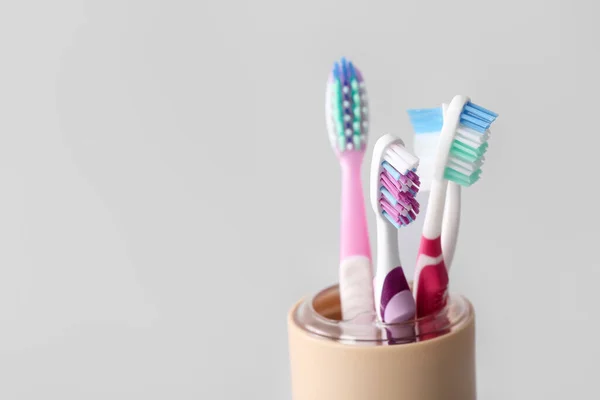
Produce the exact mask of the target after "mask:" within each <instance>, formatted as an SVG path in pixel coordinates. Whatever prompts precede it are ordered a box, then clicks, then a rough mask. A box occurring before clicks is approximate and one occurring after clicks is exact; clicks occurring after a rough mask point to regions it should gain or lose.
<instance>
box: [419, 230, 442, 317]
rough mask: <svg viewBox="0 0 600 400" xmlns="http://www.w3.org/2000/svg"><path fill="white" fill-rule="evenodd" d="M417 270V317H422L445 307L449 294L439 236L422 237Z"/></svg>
mask: <svg viewBox="0 0 600 400" xmlns="http://www.w3.org/2000/svg"><path fill="white" fill-rule="evenodd" d="M416 271H417V274H418V275H417V276H415V282H416V284H417V287H416V288H415V291H416V307H417V317H419V318H421V317H426V316H428V315H432V314H435V313H437V312H439V311H440V310H441V309H442V308H444V306H445V305H446V300H447V296H448V271H447V269H446V265H445V264H444V257H443V256H442V245H441V240H440V237H439V236H438V237H436V238H435V239H428V238H427V237H425V236H423V237H421V245H420V247H419V255H418V257H417V268H416Z"/></svg>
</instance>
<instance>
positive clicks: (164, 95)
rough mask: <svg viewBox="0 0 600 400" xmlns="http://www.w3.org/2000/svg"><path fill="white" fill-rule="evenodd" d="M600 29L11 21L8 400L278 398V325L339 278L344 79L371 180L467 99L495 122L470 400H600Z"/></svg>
mask: <svg viewBox="0 0 600 400" xmlns="http://www.w3.org/2000/svg"><path fill="white" fill-rule="evenodd" d="M597 15H598V7H597V2H593V1H591V0H590V1H584V0H570V1H566V0H543V1H542V0H527V1H523V0H519V1H517V0H504V1H500V2H491V1H487V2H484V1H479V0H457V1H438V0H436V1H387V2H384V1H370V2H365V1H337V0H311V1H297V2H293V3H290V2H284V1H275V0H271V1H269V0H254V1H252V2H242V1H234V2H225V1H222V2H217V1H202V2H196V1H188V2H183V1H158V0H150V1H102V2H101V1H91V0H88V1H74V0H73V1H53V2H45V1H30V2H16V1H14V2H2V5H0V49H1V53H0V61H1V62H0V110H1V111H0V132H1V136H0V137H1V139H0V185H1V187H2V194H1V196H0V248H1V250H0V265H1V266H2V267H1V268H0V376H2V379H1V384H0V397H1V398H3V399H27V400H29V399H61V400H69V399H82V398H85V399H108V398H110V399H114V400H117V399H144V400H151V399H167V398H177V399H179V400H185V399H199V398H202V399H239V398H242V394H243V393H246V394H248V395H249V396H250V397H251V398H254V399H265V400H266V399H273V400H281V399H289V398H290V397H289V379H288V372H289V371H288V367H287V352H286V327H285V315H286V311H287V309H288V308H289V307H290V306H291V305H292V303H294V302H295V301H296V300H297V299H299V298H300V297H301V296H303V295H304V294H306V293H309V292H313V291H315V290H317V289H319V288H321V287H323V286H325V285H328V284H330V283H332V282H334V281H335V280H336V278H337V273H336V263H337V256H338V239H337V237H338V236H337V235H338V223H339V191H340V185H339V168H338V165H337V161H336V159H335V157H334V156H333V153H332V151H331V150H330V148H329V145H328V140H327V136H326V132H325V122H324V111H323V97H324V82H325V79H326V77H327V73H328V72H329V69H330V66H331V64H332V62H333V61H334V60H336V59H338V58H339V57H341V56H343V55H345V56H348V57H350V58H351V59H352V60H353V61H354V62H355V63H356V64H357V65H358V66H359V67H360V68H361V70H362V71H363V73H364V75H365V78H366V81H367V87H368V90H369V94H370V99H371V107H372V111H371V116H372V125H371V127H372V131H371V132H372V137H371V139H370V147H369V150H368V154H367V155H368V156H370V152H371V149H372V146H373V144H374V142H375V140H376V138H377V137H379V136H380V135H382V134H384V133H387V132H389V133H394V134H398V135H401V136H402V137H404V138H405V140H406V141H407V143H409V144H410V143H412V137H411V135H410V133H409V132H410V128H409V124H408V118H407V116H406V114H405V111H404V110H405V109H406V108H409V107H428V106H435V105H438V104H439V103H441V102H442V101H446V100H450V99H451V98H452V96H453V95H455V94H459V93H461V94H467V95H470V96H471V97H472V98H473V100H474V101H476V102H478V103H480V104H482V105H484V106H486V107H488V108H490V109H492V110H495V111H497V112H499V113H500V114H501V115H500V118H499V119H498V122H496V123H495V125H494V133H493V137H492V140H491V147H490V150H489V152H488V156H487V159H488V161H487V164H486V165H485V169H484V176H483V178H482V181H481V182H480V183H478V184H477V185H475V186H474V187H472V188H470V189H468V190H467V191H465V193H464V214H463V225H462V228H461V229H462V230H461V236H460V242H459V248H458V250H457V254H456V258H455V263H454V267H453V270H452V271H451V281H452V290H453V291H456V292H460V293H463V294H465V295H467V296H468V297H469V298H470V299H471V300H472V301H473V303H474V304H475V307H476V312H477V318H478V319H477V324H478V325H477V340H478V343H477V344H478V349H477V350H478V367H479V370H478V383H479V393H480V397H481V398H482V399H486V400H505V399H528V398H544V399H548V400H549V399H564V398H566V397H568V396H575V397H581V398H588V399H591V398H598V397H599V395H600V389H599V388H598V385H597V384H596V373H595V372H594V371H593V368H594V367H595V365H596V360H597V358H598V356H599V355H600V354H599V353H600V344H598V342H597V337H598V334H599V333H600V324H599V320H598V317H597V314H598V306H599V305H600V300H599V298H598V295H597V292H598V290H597V288H598V278H600V272H599V269H598V261H597V256H595V254H596V251H595V249H594V246H595V245H596V241H597V224H598V222H599V217H600V211H599V209H598V207H597V201H596V198H597V195H596V194H595V193H596V191H595V186H596V185H595V182H596V181H597V176H596V171H597V166H598V145H600V142H599V141H598V137H599V136H598V132H597V124H596V115H597V112H598V109H599V107H600V103H599V101H598V96H597V93H598V90H599V89H600V87H599V84H600V78H599V75H598V70H599V69H600V61H599V59H598V56H597V51H596V50H595V49H597V47H598V44H597V38H598V37H599V30H600V28H599V27H598V26H599V25H598V24H597V23H596V16H597ZM364 181H365V184H366V182H367V169H366V168H365V170H364ZM369 218H370V221H369V223H370V224H371V228H374V225H373V222H374V221H373V215H372V213H369ZM417 228H418V227H413V229H412V231H410V230H409V231H406V232H403V235H402V251H403V260H404V261H405V263H406V265H407V266H410V265H412V262H413V261H412V260H413V259H414V253H415V243H416V240H415V239H416V236H415V235H417V234H418V229H417ZM411 235H412V236H411ZM409 269H410V268H409Z"/></svg>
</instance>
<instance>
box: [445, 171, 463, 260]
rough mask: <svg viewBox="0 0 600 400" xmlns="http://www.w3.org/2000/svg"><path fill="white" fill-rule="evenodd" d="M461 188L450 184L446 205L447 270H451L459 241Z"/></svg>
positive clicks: (455, 184)
mask: <svg viewBox="0 0 600 400" xmlns="http://www.w3.org/2000/svg"><path fill="white" fill-rule="evenodd" d="M461 190H462V189H461V187H460V185H459V184H457V183H455V182H450V181H449V182H448V192H447V193H446V202H445V204H444V218H443V220H442V254H443V255H444V262H445V263H446V269H448V270H450V266H451V265H452V260H453V258H454V252H455V250H456V241H457V240H458V229H459V227H460V201H461Z"/></svg>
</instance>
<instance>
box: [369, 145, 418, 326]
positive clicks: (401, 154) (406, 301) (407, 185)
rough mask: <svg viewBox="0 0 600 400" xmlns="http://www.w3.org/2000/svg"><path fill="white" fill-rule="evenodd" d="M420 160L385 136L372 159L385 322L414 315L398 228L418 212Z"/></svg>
mask: <svg viewBox="0 0 600 400" xmlns="http://www.w3.org/2000/svg"><path fill="white" fill-rule="evenodd" d="M418 165H419V159H418V158H417V157H416V156H414V155H413V154H411V153H410V152H409V151H408V150H406V149H405V148H404V142H402V140H401V139H400V138H397V137H394V136H392V135H389V134H387V135H384V136H382V137H381V138H379V140H378V141H377V143H376V144H375V148H374V150H373V159H372V161H371V177H370V178H371V187H370V197H371V206H372V207H373V211H374V212H375V215H376V220H377V260H376V261H377V271H376V273H375V280H374V291H375V308H376V310H377V315H378V317H379V319H380V320H381V321H382V322H384V323H399V322H404V321H407V320H410V319H412V318H413V317H414V315H415V301H414V297H413V295H412V293H411V291H410V287H409V286H408V282H407V280H406V276H405V275H404V271H403V269H402V265H401V264H400V255H399V251H398V229H400V227H402V226H405V225H408V224H410V223H411V222H413V221H414V220H415V218H416V215H417V214H418V213H419V203H418V202H417V200H416V199H415V195H416V194H417V192H418V190H419V183H420V182H419V178H418V176H417V175H416V173H415V171H416V168H417V166H418Z"/></svg>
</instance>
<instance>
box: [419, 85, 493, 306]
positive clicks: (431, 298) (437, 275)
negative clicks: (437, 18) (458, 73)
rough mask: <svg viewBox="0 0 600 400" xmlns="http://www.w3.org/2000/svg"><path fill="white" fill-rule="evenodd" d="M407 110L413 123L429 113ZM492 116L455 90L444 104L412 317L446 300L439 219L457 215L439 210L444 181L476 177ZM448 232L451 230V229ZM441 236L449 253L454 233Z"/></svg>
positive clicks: (466, 182) (445, 187) (467, 180)
mask: <svg viewBox="0 0 600 400" xmlns="http://www.w3.org/2000/svg"><path fill="white" fill-rule="evenodd" d="M428 111H429V112H428ZM409 114H411V122H413V126H415V121H418V116H422V118H429V116H434V115H435V113H432V112H431V110H413V111H409ZM415 116H416V117H415ZM497 116H498V115H497V114H496V113H494V112H492V111H489V110H486V109H485V108H483V107H480V106H478V105H475V104H473V103H471V100H470V99H469V98H468V97H466V96H455V97H454V98H453V99H452V101H451V102H450V104H449V105H448V107H447V108H446V107H444V110H443V125H442V128H441V133H440V137H439V141H438V147H437V154H436V159H435V162H434V167H433V179H432V181H431V193H430V196H429V202H428V205H427V212H426V214H425V221H424V225H423V233H422V236H421V244H420V247H419V253H418V257H417V263H416V267H415V276H414V288H413V292H414V296H415V300H416V307H417V317H425V316H428V315H431V314H434V313H436V312H438V311H440V310H441V309H442V308H443V307H444V306H445V305H446V299H447V291H448V269H447V267H446V264H445V262H444V254H443V251H442V240H441V234H442V223H443V221H444V220H446V221H452V220H453V219H456V221H454V223H450V224H449V225H452V226H457V223H458V222H457V221H458V217H459V215H444V207H445V201H446V194H447V193H446V192H447V190H448V185H449V184H453V183H456V184H458V185H461V186H471V185H472V184H473V183H475V182H476V181H477V180H479V176H480V175H481V165H482V164H483V161H484V158H483V155H484V154H485V152H486V150H487V147H488V143H487V140H488V138H489V135H490V131H489V127H490V125H491V124H492V123H493V122H494V121H495V120H496V118H497ZM415 118H416V119H415ZM428 122H429V121H424V120H420V121H418V123H419V124H422V126H426V125H427V123H428ZM452 189H455V188H454V187H453V188H452ZM455 194H456V193H453V194H452V195H455ZM458 204H460V203H458ZM449 210H452V211H453V212H455V213H458V212H460V209H458V210H457V209H456V207H447V211H449ZM445 231H448V230H445ZM448 233H449V234H453V235H456V234H457V232H456V231H454V232H453V231H452V230H450V231H449V232H448ZM449 239H452V238H449ZM444 242H448V243H449V245H447V246H445V247H447V248H449V251H450V252H452V253H453V250H454V247H455V244H456V238H455V237H454V238H453V240H449V241H447V240H446V238H445V240H444ZM449 255H450V256H452V255H453V254H449Z"/></svg>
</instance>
